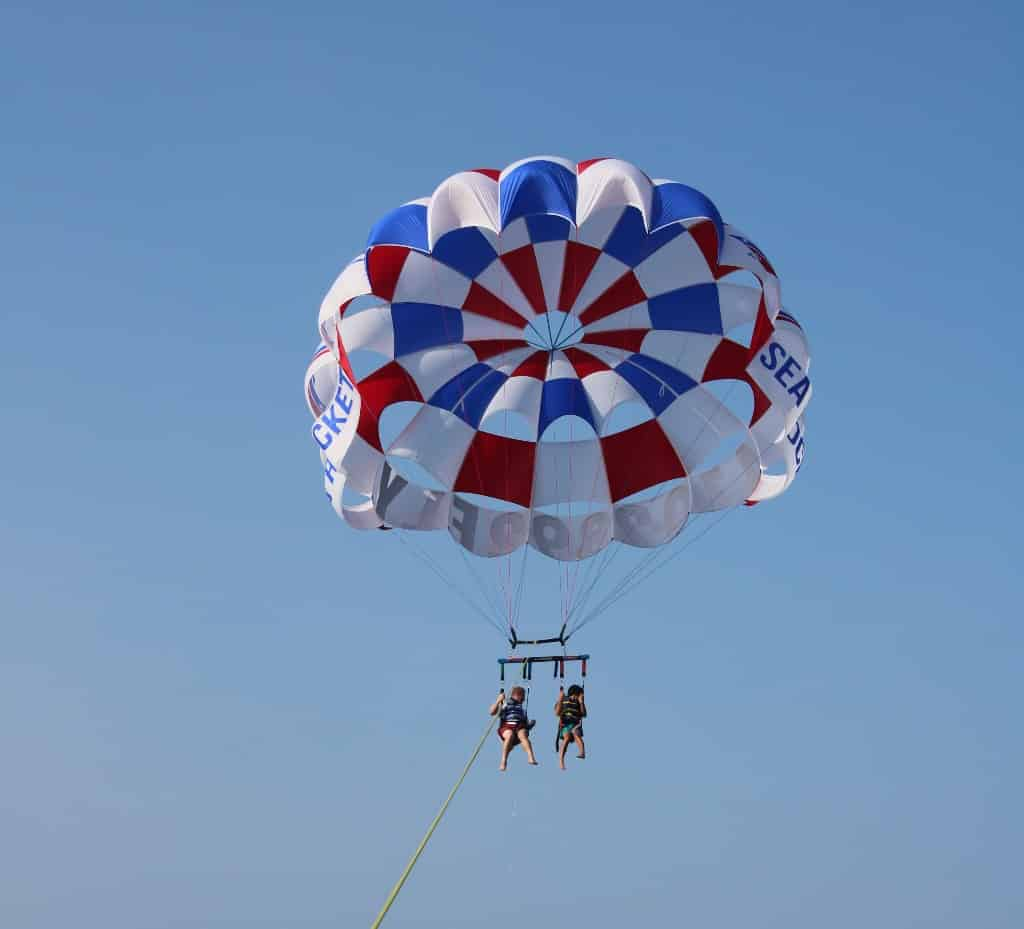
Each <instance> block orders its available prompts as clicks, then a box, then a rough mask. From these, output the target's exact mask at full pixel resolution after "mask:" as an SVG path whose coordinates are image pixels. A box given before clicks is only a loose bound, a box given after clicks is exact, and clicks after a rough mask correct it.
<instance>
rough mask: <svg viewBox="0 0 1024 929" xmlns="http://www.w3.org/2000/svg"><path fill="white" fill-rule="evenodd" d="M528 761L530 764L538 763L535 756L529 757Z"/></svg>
mask: <svg viewBox="0 0 1024 929" xmlns="http://www.w3.org/2000/svg"><path fill="white" fill-rule="evenodd" d="M529 763H530V764H538V761H537V759H536V758H531V759H530V761H529Z"/></svg>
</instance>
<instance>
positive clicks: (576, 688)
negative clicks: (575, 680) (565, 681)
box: [567, 684, 583, 697]
mask: <svg viewBox="0 0 1024 929" xmlns="http://www.w3.org/2000/svg"><path fill="white" fill-rule="evenodd" d="M582 693H583V688H582V687H580V685H579V684H572V685H571V686H570V687H569V690H568V691H567V695H568V696H570V697H578V696H580V695H581V694H582Z"/></svg>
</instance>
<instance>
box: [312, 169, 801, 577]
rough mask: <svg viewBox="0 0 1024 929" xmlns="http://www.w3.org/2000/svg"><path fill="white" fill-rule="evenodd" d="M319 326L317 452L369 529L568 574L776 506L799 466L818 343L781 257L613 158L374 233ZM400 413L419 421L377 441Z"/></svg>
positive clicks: (694, 199)
mask: <svg viewBox="0 0 1024 929" xmlns="http://www.w3.org/2000/svg"><path fill="white" fill-rule="evenodd" d="M319 332H320V338H321V344H320V345H319V346H318V348H317V350H316V352H315V354H314V356H313V359H312V362H311V363H310V365H309V368H308V370H307V374H306V385H305V386H306V400H307V403H308V406H309V408H310V411H311V413H312V415H313V417H314V422H313V426H312V436H313V439H314V441H315V442H316V444H317V446H318V450H319V453H320V457H321V461H322V464H323V468H324V482H325V489H326V492H327V495H328V497H329V499H330V500H331V503H332V505H333V507H334V508H335V510H336V511H337V512H338V513H339V515H341V516H342V517H343V518H344V519H345V520H346V521H347V522H348V523H349V525H351V526H353V527H355V528H359V529H376V528H392V527H393V528H403V529H412V530H446V531H448V532H449V533H450V535H451V536H452V538H453V539H454V540H455V541H456V542H457V543H458V544H459V545H461V546H463V547H464V548H465V549H466V550H468V551H469V552H471V553H473V554H474V555H479V556H485V557H496V556H500V555H507V554H509V553H510V552H513V551H515V550H516V549H518V548H520V547H521V546H524V545H530V546H532V547H533V548H535V549H537V550H539V551H540V552H542V553H543V554H545V555H547V556H550V557H552V558H555V559H558V560H560V561H578V560H581V559H585V558H589V557H590V556H592V555H595V554H597V553H598V552H600V551H601V550H602V549H604V548H605V547H606V546H608V545H609V544H610V543H611V542H612V541H617V542H620V543H624V544H626V545H630V546H637V547H640V548H653V547H656V546H660V545H663V544H665V543H667V542H669V541H671V540H672V539H673V538H674V537H675V536H677V535H678V534H679V532H680V531H681V530H682V529H683V528H684V526H685V525H686V523H687V520H688V519H689V518H690V516H691V514H698V513H706V512H712V511H720V510H724V509H728V508H731V507H735V506H738V505H740V504H744V503H747V504H752V503H756V502H759V501H762V500H767V499H769V498H772V497H777V496H778V495H779V494H781V493H783V492H784V491H785V490H786V489H787V488H788V487H789V486H790V484H791V483H792V481H793V480H794V478H795V477H796V474H797V472H798V471H799V468H800V465H801V462H802V460H803V453H804V437H805V427H804V422H803V417H804V412H805V410H806V408H807V404H808V403H809V401H810V398H811V382H810V379H809V375H808V369H809V366H810V357H809V350H808V345H807V340H806V338H805V336H804V332H803V329H802V328H801V326H800V324H799V323H798V322H797V321H796V319H795V318H794V317H793V316H792V315H791V314H789V313H788V312H786V311H785V310H784V309H783V307H782V304H781V293H780V285H779V279H778V276H777V274H776V273H775V270H774V268H773V267H772V265H771V263H770V262H769V260H768V259H767V258H766V257H765V255H764V253H763V252H762V251H761V249H759V248H758V247H757V246H756V245H755V244H754V243H753V242H752V241H751V240H750V239H749V238H747V237H746V236H745V235H744V234H742V233H741V232H739V231H738V230H737V229H736V228H734V227H733V226H731V225H729V224H728V223H726V222H725V221H724V220H723V219H722V217H721V215H720V214H719V211H718V209H717V208H716V207H715V205H714V203H713V202H712V201H711V200H710V199H709V198H708V197H707V196H705V195H704V194H702V193H700V192H699V191H697V190H695V189H693V188H692V187H688V186H686V185H685V184H680V183H676V182H674V181H667V180H651V179H650V178H649V177H648V176H647V175H646V174H644V173H643V172H642V171H641V170H640V169H639V168H637V167H636V166H634V165H632V164H629V163H628V162H625V161H621V160H618V159H614V158H604V159H595V160H592V161H584V162H580V163H575V162H570V161H567V160H565V159H562V158H555V157H539V158H529V159H526V160H524V161H520V162H516V163H514V164H512V165H509V166H508V167H507V168H505V169H504V170H503V171H500V172H499V171H496V170H490V169H479V170H473V171H464V172H461V173H459V174H455V175H453V176H452V177H449V178H448V179H447V180H445V181H443V182H442V183H441V184H440V185H439V186H438V188H437V189H436V190H435V191H434V193H433V194H432V195H431V196H430V197H427V198H424V199H421V200H415V201H413V202H411V203H406V204H404V205H403V206H400V207H398V208H397V209H395V210H392V211H391V212H390V213H388V214H386V215H385V216H383V217H382V218H381V219H380V220H379V221H378V222H377V223H376V224H375V225H374V227H373V229H372V230H371V231H370V235H369V238H368V240H367V243H366V249H365V251H364V252H363V254H361V255H359V256H358V257H356V258H355V259H354V260H353V261H352V262H351V263H350V264H349V265H348V266H347V267H346V268H345V269H344V270H343V271H342V273H341V274H340V275H339V276H338V278H337V280H336V281H335V282H334V284H333V286H332V287H331V288H330V290H329V292H328V294H327V296H326V297H325V299H324V301H323V304H322V306H321V309H320V315H319ZM366 358H372V359H376V360H375V362H374V363H373V364H371V365H369V367H366V368H365V369H360V365H363V364H364V361H360V362H359V364H357V363H356V362H357V360H358V359H366ZM730 382H731V386H729V389H730V390H731V389H732V388H733V387H736V388H738V389H739V390H740V393H741V394H742V396H744V397H745V398H746V403H747V407H748V409H747V410H745V411H744V412H743V413H742V415H741V414H740V413H738V412H737V411H736V409H735V408H734V407H735V404H733V405H732V407H731V406H730V404H729V403H728V402H727V400H726V397H725V396H724V395H723V391H722V389H721V388H722V387H723V386H727V385H730ZM397 404H406V405H411V406H407V407H405V408H407V409H410V410H414V411H415V412H414V415H412V416H411V418H410V419H409V420H408V422H407V423H406V424H405V425H404V428H402V429H401V431H400V432H399V434H398V435H397V436H395V437H394V438H391V439H390V440H388V441H385V437H384V436H382V434H381V421H382V418H383V417H384V416H385V414H386V411H388V410H389V409H391V408H394V407H395V406H396V405H397ZM747 413H749V415H747ZM405 465H409V466H415V467H405ZM416 475H420V477H417V476H416ZM424 475H425V476H426V477H423V476H424ZM427 478H429V480H427Z"/></svg>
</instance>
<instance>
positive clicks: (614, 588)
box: [572, 549, 664, 632]
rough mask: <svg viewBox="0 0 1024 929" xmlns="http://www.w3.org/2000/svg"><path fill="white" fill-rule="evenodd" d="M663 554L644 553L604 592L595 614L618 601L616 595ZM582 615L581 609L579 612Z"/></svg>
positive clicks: (578, 625) (654, 552) (653, 551)
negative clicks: (612, 602)
mask: <svg viewBox="0 0 1024 929" xmlns="http://www.w3.org/2000/svg"><path fill="white" fill-rule="evenodd" d="M663 554H664V552H663V551H661V550H659V549H651V550H650V551H646V552H644V554H643V555H642V556H641V557H640V558H639V559H638V560H637V561H636V563H635V564H634V565H633V566H632V567H631V568H629V569H627V570H626V572H625V573H624V574H623V575H622V577H620V578H619V579H618V580H617V581H616V582H615V583H614V584H612V585H611V587H610V588H608V590H606V591H605V592H604V593H603V594H602V595H601V598H600V600H599V601H598V605H597V606H596V607H595V608H594V611H595V612H603V611H604V610H605V609H606V608H607V607H606V605H605V604H609V603H610V602H611V601H613V600H616V599H618V594H619V593H620V592H621V591H622V590H623V589H624V588H625V587H626V586H628V585H629V583H630V581H632V579H633V578H635V577H636V576H637V574H639V573H640V572H641V571H643V570H644V568H646V567H647V566H648V565H650V564H652V563H653V562H654V561H655V560H656V559H657V558H658V556H659V555H663ZM580 613H581V614H582V613H583V609H581V610H580ZM583 623H584V620H583V619H580V620H579V621H578V622H576V623H575V624H574V625H573V627H572V631H573V632H576V630H577V629H579V628H580V627H581V626H582V625H583Z"/></svg>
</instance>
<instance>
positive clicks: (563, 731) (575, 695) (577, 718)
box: [555, 684, 587, 771]
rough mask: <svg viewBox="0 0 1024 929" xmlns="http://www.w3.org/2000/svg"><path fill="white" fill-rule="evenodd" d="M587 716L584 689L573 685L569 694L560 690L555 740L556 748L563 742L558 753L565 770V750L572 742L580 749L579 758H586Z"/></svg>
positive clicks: (560, 764) (559, 761) (557, 703)
mask: <svg viewBox="0 0 1024 929" xmlns="http://www.w3.org/2000/svg"><path fill="white" fill-rule="evenodd" d="M586 715H587V704H586V701H585V700H584V698H583V688H582V687H580V686H579V684H573V685H572V686H571V687H570V688H569V692H568V693H565V692H564V691H563V690H562V688H561V687H559V688H558V700H557V701H555V716H557V717H558V737H557V738H556V739H555V748H556V749H557V748H558V744H559V742H561V749H560V750H559V752H558V764H559V766H560V767H561V769H562V770H563V771H564V770H565V750H566V749H567V748H568V747H569V743H570V742H575V743H576V745H577V746H578V747H579V753H578V754H577V755H576V757H577V758H586V757H587V749H586V746H585V745H584V744H583V718H584V717H585V716H586Z"/></svg>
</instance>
